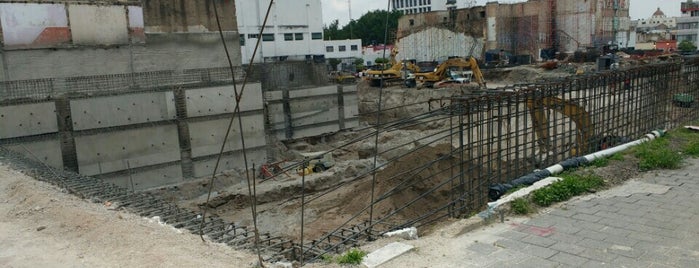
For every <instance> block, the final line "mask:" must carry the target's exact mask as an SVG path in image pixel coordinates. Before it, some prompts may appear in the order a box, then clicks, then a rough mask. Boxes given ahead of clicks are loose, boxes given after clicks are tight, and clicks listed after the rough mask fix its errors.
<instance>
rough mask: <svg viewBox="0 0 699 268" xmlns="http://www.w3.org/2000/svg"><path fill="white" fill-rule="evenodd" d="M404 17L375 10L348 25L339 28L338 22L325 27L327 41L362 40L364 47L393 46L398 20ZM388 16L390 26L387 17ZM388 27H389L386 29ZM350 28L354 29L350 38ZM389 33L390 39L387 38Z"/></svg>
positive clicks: (392, 12) (397, 12)
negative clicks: (372, 45) (374, 45)
mask: <svg viewBox="0 0 699 268" xmlns="http://www.w3.org/2000/svg"><path fill="white" fill-rule="evenodd" d="M402 15H403V13H401V12H400V11H398V10H396V11H391V12H388V11H385V10H374V11H369V12H367V13H366V14H364V15H362V16H361V17H360V18H359V19H357V20H352V21H350V22H349V23H348V24H347V25H345V26H342V28H340V27H339V22H338V20H334V21H333V22H331V23H330V25H326V26H323V32H324V33H325V39H326V40H343V39H362V45H363V46H367V45H371V44H383V43H384V40H385V43H387V44H393V43H394V41H395V40H394V39H395V36H393V35H394V34H393V33H395V32H396V31H397V30H398V19H399V18H400V17H401V16H402ZM387 16H388V25H387V24H386V17H387ZM386 26H388V27H386ZM350 28H351V29H352V32H351V36H350ZM386 33H388V35H389V36H388V38H386Z"/></svg>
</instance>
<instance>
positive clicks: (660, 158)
mask: <svg viewBox="0 0 699 268" xmlns="http://www.w3.org/2000/svg"><path fill="white" fill-rule="evenodd" d="M669 145H670V142H669V141H668V140H667V139H666V138H659V139H655V140H652V141H649V142H645V143H642V144H640V145H638V146H636V150H635V151H636V157H638V158H639V159H640V161H639V163H638V168H639V169H640V170H642V171H647V170H653V169H661V168H665V169H676V168H679V167H680V164H681V163H682V156H681V155H680V154H679V153H677V152H674V151H672V149H670V147H669Z"/></svg>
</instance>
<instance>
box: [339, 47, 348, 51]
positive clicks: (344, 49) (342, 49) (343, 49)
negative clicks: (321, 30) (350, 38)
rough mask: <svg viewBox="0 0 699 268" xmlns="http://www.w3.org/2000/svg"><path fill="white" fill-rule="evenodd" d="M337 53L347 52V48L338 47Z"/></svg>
mask: <svg viewBox="0 0 699 268" xmlns="http://www.w3.org/2000/svg"><path fill="white" fill-rule="evenodd" d="M337 51H340V52H342V51H347V46H338V47H337Z"/></svg>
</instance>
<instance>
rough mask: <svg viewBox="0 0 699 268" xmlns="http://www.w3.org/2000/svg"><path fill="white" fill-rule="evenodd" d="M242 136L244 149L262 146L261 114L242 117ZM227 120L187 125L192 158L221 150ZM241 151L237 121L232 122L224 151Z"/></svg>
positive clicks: (262, 126)
mask: <svg viewBox="0 0 699 268" xmlns="http://www.w3.org/2000/svg"><path fill="white" fill-rule="evenodd" d="M242 119H243V135H245V146H246V147H249V148H251V147H257V146H264V145H265V144H266V141H265V128H264V119H263V116H262V114H261V113H260V114H255V115H248V116H243V118H242ZM228 122H229V119H227V118H223V119H217V120H209V121H200V122H190V123H189V137H190V142H191V144H192V157H201V156H207V155H213V154H217V153H218V152H219V151H220V150H221V142H223V136H224V135H225V134H226V127H227V126H228ZM240 149H242V145H241V142H240V130H239V129H238V121H237V119H236V121H234V122H233V126H232V127H231V133H230V134H229V136H228V141H227V142H226V147H225V149H224V151H226V152H229V151H234V150H240Z"/></svg>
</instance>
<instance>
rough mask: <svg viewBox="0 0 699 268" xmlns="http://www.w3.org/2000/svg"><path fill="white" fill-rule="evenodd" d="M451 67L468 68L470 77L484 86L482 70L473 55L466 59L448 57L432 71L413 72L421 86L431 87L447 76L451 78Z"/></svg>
mask: <svg viewBox="0 0 699 268" xmlns="http://www.w3.org/2000/svg"><path fill="white" fill-rule="evenodd" d="M453 69H470V70H471V73H472V77H473V78H472V79H473V80H474V81H475V82H476V83H478V85H479V86H480V87H481V88H485V79H484V78H483V72H481V69H480V68H479V67H478V62H477V61H476V59H475V58H473V57H470V58H469V59H468V60H465V59H463V58H451V59H448V60H446V61H444V62H442V63H441V64H439V65H438V66H437V68H435V70H434V71H433V72H422V73H421V72H418V73H415V80H416V81H417V83H419V84H421V85H422V86H425V87H433V86H434V84H435V83H437V82H440V81H442V80H445V79H447V78H449V79H451V77H450V74H451V73H453V72H452V70H453ZM469 80H470V79H469Z"/></svg>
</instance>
